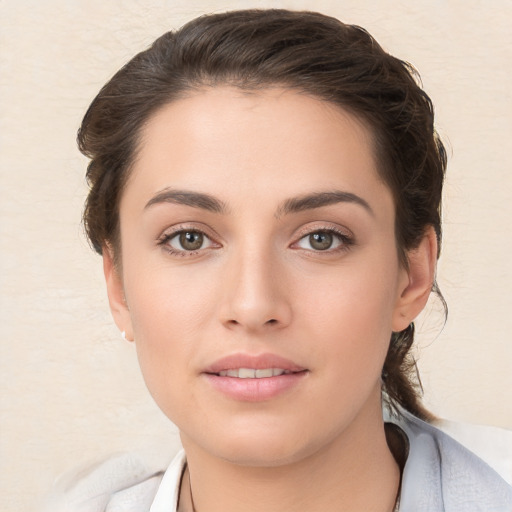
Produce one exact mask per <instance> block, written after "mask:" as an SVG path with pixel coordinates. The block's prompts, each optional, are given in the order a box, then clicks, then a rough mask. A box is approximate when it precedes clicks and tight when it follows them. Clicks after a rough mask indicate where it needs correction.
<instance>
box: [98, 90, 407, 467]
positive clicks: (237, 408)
mask: <svg viewBox="0 0 512 512" xmlns="http://www.w3.org/2000/svg"><path fill="white" fill-rule="evenodd" d="M394 220H395V210H394V204H393V200H392V195H391V192H390V190H389V189H388V187H387V186H386V185H385V184H384V183H383V182H382V181H381V180H380V179H379V176H378V173H377V166H376V162H375V158H374V153H373V151H372V142H371V137H370V134H369V131H368V130H367V129H366V128H365V126H364V125H363V124H362V123H361V122H359V121H358V119H357V118H355V117H354V116H352V115H350V114H349V113H347V112H344V111H342V110H340V109H338V108H337V107H334V106H332V105H329V104H326V103H325V102H321V101H319V100H317V99H314V98H312V97H308V96H306V95H304V94H299V93H297V92H293V91H288V90H282V89H269V90H263V91H258V92H254V93H246V92H242V91H240V90H238V89H235V88H229V87H218V88H209V89H205V90H204V91H202V92H197V93H194V94H192V95H190V96H189V97H187V98H185V99H181V100H178V101H175V102H174V103H172V104H169V105H167V106H165V107H164V108H162V109H161V110H160V111H158V112H157V113H156V115H154V116H153V117H152V118H151V119H150V121H149V122H148V123H147V124H146V126H145V128H144V130H143V133H142V139H141V144H140V152H139V154H138V157H137V159H136V161H135V165H134V168H133V172H132V174H131V177H130V179H129V181H128V183H127V185H126V188H125V191H124V194H123V196H122V200H121V204H120V225H121V241H122V276H121V278H118V276H117V274H116V272H115V271H113V269H112V262H111V260H110V257H109V255H108V254H107V255H106V256H105V269H106V275H107V283H108V287H109V296H110V300H111V305H112V309H113V312H114V316H115V318H116V321H117V324H118V326H119V327H120V328H121V329H122V330H126V331H127V334H128V337H129V338H131V337H134V339H135V341H136V346H137V352H138V357H139V360H140V365H141V368H142V372H143V374H144V378H145V380H146V383H147V386H148V388H149V390H150V392H151V393H152V395H153V397H154V398H155V400H156V402H157V403H158V404H159V406H160V407H161V408H162V410H163V411H164V412H165V414H167V416H168V417H169V418H170V419H171V420H172V421H174V422H175V423H176V424H177V426H178V427H179V429H180V431H181V434H182V439H183V442H184V444H185V446H186V447H187V446H188V447H190V448H196V449H199V450H203V451H205V452H207V453H209V454H212V455H214V456H218V457H221V458H223V459H227V460H232V461H234V462H237V463H242V464H254V465H265V464H273V465H276V464H282V463H284V462H287V461H288V462H289V461H293V460H298V459H300V458H301V457H306V456H308V455H310V454H312V453H314V452H315V451H318V450H322V449H324V448H325V447H327V446H329V445H330V444H332V443H336V442H341V439H343V436H344V435H345V434H346V433H347V432H349V431H350V430H351V429H352V430H354V429H355V428H356V426H357V428H358V429H359V430H361V428H362V427H363V426H365V425H367V424H369V423H371V422H373V423H378V418H379V415H380V375H381V369H382V366H383V362H384V359H385V355H386V352H387V349H388V344H389V339H390V336H391V332H392V330H401V329H403V328H405V327H406V326H407V325H408V323H409V322H410V321H411V319H412V318H411V314H413V313H411V311H409V310H408V309H407V307H408V306H407V300H406V299H407V297H408V287H409V286H410V276H409V275H408V273H407V272H406V271H405V270H404V269H403V268H402V267H401V266H400V264H399V259H398V255H397V248H396V244H395V232H394Z"/></svg>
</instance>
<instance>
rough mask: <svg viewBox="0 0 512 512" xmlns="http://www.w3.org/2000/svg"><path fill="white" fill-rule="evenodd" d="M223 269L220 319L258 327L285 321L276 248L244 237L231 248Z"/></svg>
mask: <svg viewBox="0 0 512 512" xmlns="http://www.w3.org/2000/svg"><path fill="white" fill-rule="evenodd" d="M225 270H226V273H227V276H226V283H225V284H226V290H225V300H224V304H223V308H222V310H223V311H222V317H223V318H222V320H223V322H224V323H225V324H226V325H227V326H231V327H232V326H235V325H236V326H240V327H243V328H245V329H248V330H259V329H263V328H265V329H268V328H269V327H270V326H273V327H274V328H276V327H282V326H285V325H287V324H288V323H289V321H290V318H291V309H290V304H289V300H288V296H287V295H288V294H287V293H286V286H284V275H283V274H282V273H281V272H280V270H281V265H280V261H279V255H278V253H277V251H275V250H274V249H273V248H272V247H270V246H268V245H267V246H264V245H263V244H258V243H255V240H252V241H247V242H245V243H242V244H240V245H239V246H238V247H237V248H236V249H233V251H232V253H231V254H230V257H229V259H228V262H227V268H226V269H225Z"/></svg>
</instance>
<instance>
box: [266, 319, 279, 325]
mask: <svg viewBox="0 0 512 512" xmlns="http://www.w3.org/2000/svg"><path fill="white" fill-rule="evenodd" d="M266 323H267V324H277V320H276V319H275V318H271V319H270V320H267V322H266Z"/></svg>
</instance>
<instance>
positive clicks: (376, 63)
mask: <svg viewBox="0 0 512 512" xmlns="http://www.w3.org/2000/svg"><path fill="white" fill-rule="evenodd" d="M221 84H222V85H233V86H236V87H239V88H242V89H246V90H257V89H261V88H264V87H272V86H281V87H286V88H291V89H294V90H298V91H301V92H304V93H306V94H310V95H312V96H314V97H317V98H319V99H322V100H324V101H327V102H330V103H332V104H334V105H337V106H339V107H341V108H343V109H346V110H349V111H350V112H352V113H353V114H355V115H356V116H358V117H359V118H361V119H363V120H364V121H365V122H366V124H367V125H368V126H369V127H370V129H371V130H372V132H373V136H374V141H375V147H376V156H377V162H379V173H380V175H381V178H382V179H383V180H384V182H385V183H386V184H387V185H388V186H389V188H390V190H391V191H392V194H393V197H394V201H395V207H396V221H395V232H396V241H397V248H398V251H399V254H400V258H401V260H402V264H403V265H405V266H407V258H406V251H407V250H409V249H413V248H415V247H417V245H418V244H419V242H420V241H421V239H422V237H423V235H424V233H425V229H426V228H427V227H428V226H433V227H434V229H435V231H436V234H437V239H438V243H439V246H440V242H441V221H440V208H441V192H442V185H443V179H444V173H445V168H446V153H445V149H444V146H443V144H442V142H441V141H440V139H439V137H438V136H437V133H436V131H435V129H434V124H433V121H434V113H433V108H432V103H431V101H430V98H429V97H428V96H427V94H426V93H425V92H424V91H423V90H422V89H421V87H420V86H419V85H418V78H417V73H416V72H415V70H414V68H413V67H412V66H411V65H410V64H408V63H406V62H403V61H401V60H399V59H397V58H395V57H393V56H391V55H389V54H388V53H386V52H385V51H384V50H383V49H382V48H381V46H380V45H379V44H378V43H377V42H376V41H375V39H373V37H372V36H371V35H370V34H368V32H366V31H365V30H364V29H362V28H360V27H357V26H354V25H346V24H344V23H341V22H340V21H338V20H337V19H335V18H331V17H328V16H324V15H322V14H318V13H314V12H294V11H287V10H276V9H269V10H243V11H232V12H227V13H223V14H215V15H208V16H202V17H199V18H196V19H194V20H193V21H191V22H190V23H188V24H186V25H185V26H183V27H182V28H181V29H179V30H177V31H170V32H167V33H166V34H164V35H162V36H161V37H160V38H158V39H157V40H156V41H155V42H154V43H153V44H152V45H151V47H150V48H149V49H147V50H146V51H143V52H141V53H139V54H138V55H136V56H135V57H134V58H133V59H132V60H130V61H129V62H128V63H127V64H126V65H125V66H124V67H123V68H122V69H121V70H119V71H118V72H117V73H116V74H115V75H114V77H113V78H112V79H111V80H110V81H109V82H108V83H107V84H106V85H105V86H104V87H103V88H102V89H101V91H100V92H99V94H98V95H97V96H96V98H95V99H94V101H93V102H92V104H91V105H90V107H89V109H88V111H87V113H86V115H85V117H84V119H83V122H82V125H81V127H80V130H79V133H78V144H79V147H80V150H81V151H82V153H84V154H85V155H86V156H88V157H89V158H90V159H91V161H90V163H89V166H88V169H87V180H88V183H89V185H90V192H89V196H88V198H87V201H86V204H85V210H84V217H83V218H84V226H85V229H86V232H87V235H88V237H89V240H90V242H91V244H92V246H93V247H94V249H95V250H96V251H97V252H98V253H101V252H102V250H103V247H104V246H105V245H106V244H108V245H110V246H111V247H113V249H114V254H115V256H116V257H119V255H120V252H121V246H120V240H119V216H118V206H119V199H120V196H121V193H122V190H123V186H124V184H125V182H126V180H127V177H128V175H129V172H130V165H131V163H132V162H133V160H134V157H135V154H136V151H137V143H138V139H139V134H140V130H141V127H142V126H143V125H144V123H145V122H146V121H147V120H148V118H149V117H150V116H151V115H152V114H153V113H154V112H155V111H156V110H158V109H159V108H161V107H162V106H163V105H165V104H167V103H169V102H172V101H174V100H176V99H178V98H180V97H182V96H184V95H186V94H187V93H188V92H190V91H192V90H197V89H199V88H204V87H208V86H215V85H221ZM305 122H307V120H305ZM434 291H436V292H438V289H437V286H436V285H435V284H434ZM439 295H440V294H439ZM441 298H442V297H441ZM413 339H414V326H413V325H412V324H411V326H410V327H409V328H407V329H406V330H405V331H402V332H401V333H393V336H392V338H391V343H390V348H389V352H388V355H387V358H386V361H385V364H384V369H383V392H384V398H385V400H386V402H387V403H388V405H390V406H392V407H394V406H396V404H400V405H401V406H402V407H404V408H405V409H407V410H409V411H410V412H412V413H413V414H416V415H417V416H419V417H421V418H424V419H428V418H429V417H430V416H429V413H428V412H427V411H426V410H425V409H424V408H423V407H422V405H421V402H420V398H419V391H420V388H421V386H420V383H419V379H418V378H417V372H416V366H415V362H414V360H413V359H412V357H411V355H410V347H411V345H412V342H413Z"/></svg>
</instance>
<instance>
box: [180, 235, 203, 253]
mask: <svg viewBox="0 0 512 512" xmlns="http://www.w3.org/2000/svg"><path fill="white" fill-rule="evenodd" d="M180 244H181V246H182V247H183V249H186V250H187V251H195V250H197V249H200V248H201V246H202V245H203V234H202V233H198V232H197V231H186V232H185V233H181V234H180Z"/></svg>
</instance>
